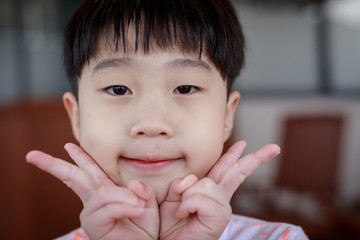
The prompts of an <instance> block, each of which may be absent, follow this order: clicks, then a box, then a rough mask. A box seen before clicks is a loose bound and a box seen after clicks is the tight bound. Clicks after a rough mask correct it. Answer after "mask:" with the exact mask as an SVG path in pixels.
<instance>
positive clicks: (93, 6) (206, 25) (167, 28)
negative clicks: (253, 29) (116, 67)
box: [64, 0, 245, 95]
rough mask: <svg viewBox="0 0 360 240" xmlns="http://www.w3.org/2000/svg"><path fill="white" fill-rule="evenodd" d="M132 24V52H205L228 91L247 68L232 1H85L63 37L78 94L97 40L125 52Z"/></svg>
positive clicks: (69, 72) (69, 71) (67, 64)
mask: <svg viewBox="0 0 360 240" xmlns="http://www.w3.org/2000/svg"><path fill="white" fill-rule="evenodd" d="M130 25H131V26H132V27H134V28H135V29H134V30H135V34H136V36H135V42H134V43H133V46H135V48H134V51H138V50H139V49H140V50H142V51H143V53H144V54H147V53H149V52H151V51H152V50H154V49H155V50H156V49H161V50H171V49H179V50H180V51H181V52H183V53H189V54H198V55H199V58H201V55H202V54H205V55H206V56H207V57H208V59H209V60H210V61H211V62H212V64H214V66H215V67H216V68H217V70H218V71H219V72H220V74H221V76H222V78H223V79H224V80H226V81H227V87H228V91H230V89H231V85H232V82H233V81H234V79H235V78H236V77H237V76H238V75H239V73H240V70H241V68H242V67H243V65H244V45H245V44H244V42H245V39H244V35H243V32H242V29H241V26H240V23H239V21H238V19H237V16H236V14H235V11H234V8H233V6H232V4H231V3H230V2H229V1H228V0H85V1H83V3H82V4H81V5H80V7H79V8H78V9H77V10H76V11H75V12H74V13H73V15H72V16H71V18H70V21H69V23H68V25H67V27H66V32H65V39H64V67H65V71H66V74H67V75H68V78H69V81H70V83H71V85H72V89H73V91H74V94H75V95H77V91H78V89H77V86H78V79H79V78H80V76H81V72H82V69H83V67H84V65H85V64H86V63H88V62H89V61H90V60H91V59H92V58H93V57H95V56H96V54H97V52H98V51H99V43H100V41H99V40H100V39H101V38H104V39H106V40H107V43H108V44H110V45H109V46H112V47H113V48H114V49H116V50H117V51H120V49H121V50H122V51H124V52H126V51H128V47H127V46H128V44H127V29H128V28H129V26H130Z"/></svg>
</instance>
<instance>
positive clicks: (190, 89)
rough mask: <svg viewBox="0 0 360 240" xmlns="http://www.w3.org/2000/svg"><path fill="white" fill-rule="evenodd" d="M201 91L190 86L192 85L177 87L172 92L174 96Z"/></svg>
mask: <svg viewBox="0 0 360 240" xmlns="http://www.w3.org/2000/svg"><path fill="white" fill-rule="evenodd" d="M184 90H185V92H181V91H184ZM199 91H201V90H200V88H198V87H196V86H192V85H182V86H179V87H177V88H175V90H174V93H176V94H184V95H186V94H192V93H196V92H199Z"/></svg>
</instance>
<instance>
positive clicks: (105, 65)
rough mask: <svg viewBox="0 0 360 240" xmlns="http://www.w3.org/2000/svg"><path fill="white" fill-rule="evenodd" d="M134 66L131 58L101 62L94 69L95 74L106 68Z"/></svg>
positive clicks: (109, 59) (110, 59) (108, 59)
mask: <svg viewBox="0 0 360 240" xmlns="http://www.w3.org/2000/svg"><path fill="white" fill-rule="evenodd" d="M130 65H132V60H131V59H130V58H107V59H103V60H101V61H100V62H99V63H98V64H96V66H95V67H94V70H93V73H96V72H99V71H100V70H102V69H105V68H118V67H121V66H130Z"/></svg>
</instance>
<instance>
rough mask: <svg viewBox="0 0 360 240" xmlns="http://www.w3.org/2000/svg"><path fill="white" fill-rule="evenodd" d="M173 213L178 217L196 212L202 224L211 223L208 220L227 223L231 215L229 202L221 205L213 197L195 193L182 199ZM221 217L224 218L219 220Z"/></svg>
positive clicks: (185, 216)
mask: <svg viewBox="0 0 360 240" xmlns="http://www.w3.org/2000/svg"><path fill="white" fill-rule="evenodd" d="M174 214H175V216H176V217H177V218H179V219H184V218H187V217H188V216H189V215H192V214H197V217H198V219H199V220H200V221H201V222H203V223H204V225H209V224H210V223H211V222H210V221H217V222H218V223H222V222H225V223H228V221H229V220H230V216H231V207H230V205H229V204H227V205H221V204H219V203H218V202H217V201H215V200H214V199H212V198H209V197H208V196H206V195H203V194H201V193H197V194H193V195H191V197H189V198H185V199H183V200H182V202H181V204H180V205H179V207H178V209H177V210H176V211H175V213H174ZM221 218H223V219H224V220H220V219H221Z"/></svg>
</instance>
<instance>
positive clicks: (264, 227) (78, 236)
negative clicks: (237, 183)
mask: <svg viewBox="0 0 360 240" xmlns="http://www.w3.org/2000/svg"><path fill="white" fill-rule="evenodd" d="M252 239H255V240H308V237H307V236H306V235H305V233H304V231H303V230H302V228H301V227H299V226H295V225H292V224H288V223H280V222H268V221H263V220H260V219H256V218H250V217H245V216H241V215H235V214H233V215H232V216H231V219H230V222H229V224H228V225H227V227H226V229H225V231H224V232H223V234H222V235H221V237H220V238H219V240H252ZM56 240H89V238H88V237H87V236H86V233H85V232H84V230H83V229H81V228H78V229H76V230H74V231H72V232H70V233H68V234H66V235H65V236H62V237H60V238H57V239H56Z"/></svg>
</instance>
